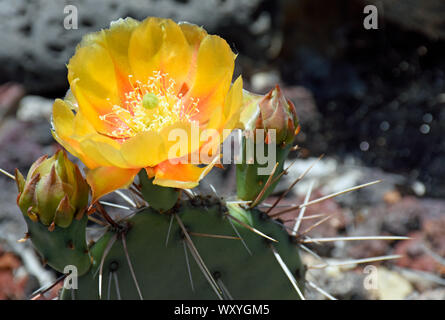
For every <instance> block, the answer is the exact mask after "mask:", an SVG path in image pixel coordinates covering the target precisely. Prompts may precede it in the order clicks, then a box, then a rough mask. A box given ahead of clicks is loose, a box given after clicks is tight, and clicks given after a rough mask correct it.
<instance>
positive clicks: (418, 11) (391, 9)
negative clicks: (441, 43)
mask: <svg viewBox="0 0 445 320" xmlns="http://www.w3.org/2000/svg"><path fill="white" fill-rule="evenodd" d="M368 2H369V3H372V4H374V5H376V6H377V9H378V10H379V13H380V14H381V15H382V16H383V17H382V18H384V19H385V20H388V21H391V22H394V23H397V24H399V25H401V26H402V27H404V28H406V29H409V30H415V31H419V32H422V33H423V34H425V35H427V36H428V37H431V38H432V39H442V40H443V39H445V27H444V25H443V12H444V11H445V3H444V2H443V1H441V0H423V1H397V0H371V1H368Z"/></svg>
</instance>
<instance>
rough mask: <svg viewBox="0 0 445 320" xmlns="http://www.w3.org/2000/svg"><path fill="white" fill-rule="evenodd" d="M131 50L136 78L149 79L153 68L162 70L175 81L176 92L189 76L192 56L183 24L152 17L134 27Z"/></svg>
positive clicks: (131, 63)
mask: <svg viewBox="0 0 445 320" xmlns="http://www.w3.org/2000/svg"><path fill="white" fill-rule="evenodd" d="M128 54H129V61H130V65H131V68H132V70H133V73H134V76H135V77H136V80H139V81H142V82H145V81H147V78H148V77H150V76H152V75H153V71H161V72H162V73H164V74H168V76H169V78H170V79H173V80H174V81H175V89H176V92H179V89H180V88H181V87H182V84H183V82H184V81H185V79H186V77H187V74H188V72H189V68H190V60H191V56H192V55H191V49H190V46H189V45H188V42H187V40H186V38H185V36H184V34H183V33H182V30H181V28H180V27H179V26H178V25H177V24H176V23H175V22H173V21H172V20H170V19H161V18H148V19H147V20H145V21H144V22H142V24H141V25H140V26H139V27H138V28H136V30H134V32H133V34H132V37H131V39H130V44H129V51H128Z"/></svg>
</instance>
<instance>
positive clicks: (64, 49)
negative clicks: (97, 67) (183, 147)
mask: <svg viewBox="0 0 445 320" xmlns="http://www.w3.org/2000/svg"><path fill="white" fill-rule="evenodd" d="M370 4H371V5H374V6H375V8H376V9H377V14H378V20H377V22H378V23H377V28H376V29H372V28H371V29H369V28H368V29H367V28H365V26H364V20H365V19H366V17H367V16H369V12H368V13H364V8H365V6H366V5H370ZM67 5H74V6H75V7H76V9H77V14H78V21H77V22H78V23H77V24H78V25H77V29H66V28H64V19H65V18H66V16H67V15H68V13H67V12H64V8H65V6H67ZM127 16H130V17H133V18H136V19H139V20H142V19H144V18H145V17H147V16H160V17H168V18H172V19H174V20H175V21H188V22H191V23H195V24H198V25H202V26H204V28H205V29H206V30H207V31H208V32H209V33H212V34H218V35H220V36H222V37H223V38H225V39H226V40H227V42H228V43H229V44H230V45H231V47H232V49H233V51H234V52H236V53H238V57H237V60H236V70H235V76H237V75H239V74H242V75H243V78H244V81H245V88H246V89H248V90H252V91H254V92H257V93H265V92H267V91H268V90H270V89H271V88H272V87H273V86H274V85H275V84H276V83H278V84H280V86H281V87H282V88H283V90H284V92H285V94H286V96H287V97H288V98H289V99H291V100H292V101H293V103H294V104H295V106H296V109H297V113H298V116H299V118H300V123H301V128H302V130H301V133H300V134H299V135H298V137H297V139H296V143H297V144H298V145H299V146H300V149H299V150H298V151H296V152H294V153H292V155H291V159H290V161H292V160H293V159H297V158H298V160H297V162H296V163H295V165H294V166H293V167H292V169H291V170H290V173H289V174H288V175H287V176H286V177H285V178H284V179H283V181H282V182H281V183H280V185H279V186H278V188H277V190H276V192H275V194H274V195H273V196H272V197H271V198H270V200H269V202H271V203H272V202H273V200H274V197H277V196H278V195H279V194H280V192H283V191H284V190H285V189H286V188H287V186H288V185H290V183H291V182H292V181H293V180H294V179H295V177H297V176H298V175H299V174H300V173H301V172H303V171H304V170H305V169H306V168H307V167H308V166H309V165H310V164H311V163H312V162H313V160H314V159H315V158H316V157H318V156H319V155H321V154H323V153H324V154H325V157H324V158H323V160H322V161H320V162H319V163H318V164H317V165H316V166H315V167H314V169H313V170H312V171H311V172H310V173H309V175H308V176H307V178H306V179H305V180H304V181H302V182H301V183H299V184H298V185H297V186H296V187H295V188H294V189H293V191H292V192H291V193H289V194H288V196H287V197H286V199H285V200H284V202H283V204H285V203H287V204H291V203H292V204H296V203H300V202H301V201H302V199H303V197H304V194H305V192H306V190H307V187H308V183H310V182H311V181H313V182H314V183H315V185H314V187H315V191H314V192H313V197H316V196H322V195H326V194H329V193H331V192H336V191H340V190H342V189H345V188H348V187H351V186H354V185H356V184H360V183H364V182H368V181H371V180H375V179H383V182H382V183H380V184H379V185H376V186H371V187H369V188H367V189H364V190H361V191H358V192H355V193H351V194H348V195H345V196H342V197H339V198H336V199H331V200H328V201H326V202H324V203H322V204H320V205H316V206H312V207H311V208H310V209H309V210H308V213H307V214H311V213H312V214H316V213H324V214H331V213H335V217H334V218H332V219H330V220H329V221H328V222H326V223H324V224H323V225H320V226H319V227H317V228H314V229H313V230H312V231H311V233H310V235H311V236H313V237H317V236H318V237H321V236H324V237H333V236H345V235H398V236H406V235H407V236H410V237H412V239H411V240H407V241H398V242H389V241H379V240H375V241H362V242H353V241H348V242H342V241H337V242H330V243H327V244H326V245H323V246H318V245H315V246H311V247H310V248H311V249H312V250H313V251H315V252H317V253H318V254H319V255H320V256H322V257H324V258H325V259H326V260H327V261H333V262H336V261H344V260H347V259H358V258H366V257H373V256H383V255H389V254H400V255H403V257H402V258H400V259H397V260H395V261H389V262H378V263H373V265H374V266H376V270H377V271H378V286H377V287H378V288H374V289H369V288H368V289H366V288H365V286H364V285H363V283H364V281H366V276H368V275H369V273H366V264H355V263H352V264H349V265H345V266H341V267H330V268H326V269H314V270H312V271H311V276H312V277H313V278H314V281H316V282H317V283H318V284H319V285H320V286H321V287H323V288H324V289H325V290H327V291H329V292H330V293H331V294H332V295H334V296H335V297H337V298H339V299H442V300H443V299H445V262H444V260H445V199H444V198H445V139H444V136H445V59H444V57H445V2H443V1H441V0H423V1H415V0H404V1H394V0H373V1H371V0H369V1H364V0H330V1H323V0H275V1H273V0H162V1H161V0H126V1H118V0H77V1H59V0H0V168H2V169H5V170H7V171H8V172H13V171H14V169H15V168H19V169H20V170H21V171H22V172H27V170H28V168H29V166H30V164H31V163H32V162H33V161H34V160H36V159H37V158H38V157H39V156H40V155H41V154H43V153H47V154H52V153H53V152H54V151H55V150H56V149H57V144H56V143H55V141H54V140H53V139H52V137H51V134H50V130H49V129H50V124H49V121H50V113H51V107H52V103H53V101H54V99H55V98H58V97H63V96H64V95H65V92H66V90H67V89H68V82H67V79H66V76H67V72H66V63H67V62H68V60H69V58H70V57H71V56H72V55H73V53H74V50H75V47H76V45H77V43H78V42H79V41H80V39H81V37H82V35H84V34H86V33H89V32H93V31H97V30H100V29H101V28H106V27H108V26H109V23H110V21H112V20H116V19H118V18H121V17H122V18H124V17H127ZM217 170H218V171H217ZM208 181H209V182H210V183H212V184H213V185H214V186H215V188H216V189H217V191H218V192H220V193H221V194H222V195H225V196H228V197H230V196H233V195H234V191H233V190H235V189H234V184H235V181H234V170H233V168H232V167H230V166H228V167H227V168H226V169H225V170H219V169H216V170H213V172H212V173H211V175H210V176H209V179H208ZM209 182H204V183H202V186H201V189H204V191H205V189H206V184H208V183H209ZM0 189H1V192H0V299H25V298H27V297H28V296H29V295H30V294H31V292H32V291H33V290H35V289H37V288H39V287H40V286H41V285H44V284H47V283H48V282H50V281H51V279H54V278H55V276H56V275H55V274H54V273H53V272H52V271H51V270H50V269H48V268H43V267H42V266H41V264H40V261H39V258H38V257H37V256H36V254H35V252H34V251H33V249H32V246H31V244H30V243H29V242H27V243H17V240H18V239H20V238H22V237H23V234H24V232H26V227H25V224H24V221H23V219H22V216H21V213H20V211H19V210H18V208H17V207H16V204H15V199H16V196H17V192H16V188H15V184H14V183H13V181H12V180H10V179H9V178H7V177H6V176H3V175H1V176H0ZM204 191H203V192H204ZM116 201H118V200H116ZM295 214H296V213H295V212H291V213H289V215H288V216H286V217H283V220H286V219H290V218H292V217H294V216H295ZM305 223H306V222H305ZM312 223H313V222H312ZM310 225H311V222H307V224H306V227H310ZM303 228H304V226H303ZM304 259H305V261H306V263H307V264H308V265H311V264H316V263H319V261H318V262H317V261H314V260H313V259H314V257H313V256H311V255H305V256H304ZM54 292H55V291H54ZM307 295H308V297H309V298H313V299H323V298H324V297H323V296H322V295H320V294H317V293H316V292H312V291H310V290H308V293H307Z"/></svg>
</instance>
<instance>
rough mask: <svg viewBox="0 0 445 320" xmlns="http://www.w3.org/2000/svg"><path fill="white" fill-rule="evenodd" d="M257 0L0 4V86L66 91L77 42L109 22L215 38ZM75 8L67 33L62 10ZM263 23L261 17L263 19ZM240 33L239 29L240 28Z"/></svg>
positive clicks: (245, 17)
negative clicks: (183, 29) (183, 27)
mask: <svg viewBox="0 0 445 320" xmlns="http://www.w3.org/2000/svg"><path fill="white" fill-rule="evenodd" d="M260 2H261V1H260V0H225V1H221V0H206V1H201V0H163V1H158V0H126V1H118V0H79V1H75V2H73V1H58V0H14V1H10V0H0V31H1V32H0V43H1V44H2V45H1V46H0V66H1V67H0V81H1V80H8V79H14V80H16V81H19V82H23V83H24V84H25V87H26V88H27V89H28V90H29V91H31V92H33V93H42V92H45V93H48V92H49V93H53V92H58V91H60V90H62V89H64V88H66V87H67V81H66V67H65V64H66V63H67V62H68V60H69V58H70V57H71V56H72V55H73V53H74V50H75V47H76V45H77V44H78V43H79V41H80V39H81V37H82V36H83V35H84V34H86V33H90V32H93V31H98V30H100V29H101V28H107V27H108V26H109V24H110V21H112V20H116V19H118V18H122V17H127V16H131V17H133V18H136V19H139V20H142V19H144V18H145V17H147V16H159V17H168V18H172V19H174V20H175V21H188V22H191V23H195V24H197V25H203V26H204V27H205V28H206V29H207V30H208V31H209V32H211V33H215V32H216V31H217V30H218V29H219V28H222V27H226V28H228V27H234V26H236V25H248V23H247V22H248V21H250V20H251V19H252V18H251V16H252V14H253V12H254V11H255V9H256V8H257V7H258V5H259V4H260ZM69 4H74V5H75V6H76V8H77V11H78V29H77V30H75V29H68V30H67V29H65V28H64V19H65V17H66V16H67V15H68V14H69V13H64V7H65V6H66V5H69ZM261 19H262V20H264V17H262V18H261ZM238 32H239V29H238Z"/></svg>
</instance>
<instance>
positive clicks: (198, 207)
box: [61, 197, 304, 299]
mask: <svg viewBox="0 0 445 320" xmlns="http://www.w3.org/2000/svg"><path fill="white" fill-rule="evenodd" d="M228 212H229V211H228V208H227V207H226V206H225V205H224V204H223V203H221V202H220V201H219V200H218V199H215V198H211V197H206V198H203V197H195V198H194V199H192V200H188V201H181V202H179V203H178V204H177V205H176V206H175V207H174V208H173V209H171V210H170V211H168V212H166V213H164V214H160V213H159V212H158V211H156V210H153V209H150V208H148V209H144V210H143V211H141V212H139V213H137V214H136V215H134V216H133V217H132V218H130V219H129V220H127V221H126V222H125V223H124V224H125V225H126V226H127V227H128V229H127V232H126V235H125V239H126V243H127V248H128V253H129V256H130V259H131V262H132V265H133V268H134V271H135V275H136V278H137V281H138V284H139V286H140V288H141V291H142V296H143V298H144V299H217V298H218V296H217V295H216V293H215V291H214V289H212V287H211V285H210V284H209V281H208V280H207V279H206V277H205V276H204V274H203V272H202V271H201V269H200V268H199V266H198V264H197V262H196V261H195V259H194V257H193V255H192V253H191V251H190V250H189V249H188V248H187V245H186V241H185V240H184V233H183V232H182V229H181V227H180V224H179V222H178V218H177V217H179V220H180V221H181V222H182V223H183V225H184V226H185V228H186V229H187V231H188V234H190V238H191V240H192V242H193V244H194V246H195V247H196V249H197V251H198V253H199V255H200V256H201V258H202V260H203V261H204V263H205V265H206V266H207V268H208V270H209V272H210V274H212V276H213V277H214V279H215V280H216V283H217V284H218V286H219V287H220V288H222V287H225V288H226V289H227V291H225V289H223V294H222V295H223V297H224V298H228V297H229V296H228V295H227V292H228V293H229V294H230V296H231V297H232V298H234V299H299V296H298V294H297V292H296V291H295V289H294V288H293V286H292V284H291V283H290V281H289V279H288V278H287V276H286V275H285V273H284V272H283V270H282V268H281V266H280V265H279V263H278V262H277V259H276V257H275V255H274V253H273V251H272V249H271V247H270V246H274V247H275V248H276V251H277V252H278V253H279V254H280V255H281V257H282V259H283V260H284V262H285V263H286V265H287V266H288V268H289V270H290V271H291V272H292V273H293V275H294V277H295V279H296V280H297V282H298V284H299V287H300V288H303V283H304V267H303V264H302V263H301V260H300V257H299V253H298V249H297V246H296V245H295V244H294V243H293V242H292V240H291V239H290V237H289V235H288V234H287V232H286V231H284V230H283V229H282V228H281V227H280V226H278V225H277V224H275V223H273V222H272V221H271V220H270V219H269V218H267V217H266V218H265V216H264V214H263V213H261V212H260V211H258V210H253V211H251V212H249V211H243V210H239V211H238V212H234V213H233V215H234V216H235V217H236V218H235V219H232V218H230V217H228V216H227V214H228ZM240 215H244V216H245V217H244V218H240V217H241V216H240ZM230 221H231V222H232V223H231V222H230ZM238 221H241V223H238ZM246 222H248V223H251V226H252V227H254V228H256V229H258V230H260V231H261V232H263V233H265V234H267V235H268V236H270V237H272V238H274V239H275V240H277V241H278V242H272V241H270V240H266V239H265V238H263V237H262V236H260V235H258V234H256V233H254V232H252V231H251V230H249V229H248V228H246V227H245V225H246ZM170 223H171V229H170V233H168V230H169V226H170ZM232 224H233V225H234V226H235V228H236V230H237V231H238V232H239V234H240V235H241V237H242V239H243V240H244V241H245V243H246V245H247V247H248V248H249V251H250V252H251V254H250V253H249V251H247V249H246V248H245V247H244V245H243V243H242V241H241V240H239V239H221V238H211V237H207V236H203V234H211V235H224V236H231V237H237V233H236V231H235V230H234V228H233V226H232ZM116 234H117V235H119V233H118V232H117V231H113V230H110V231H109V232H107V233H106V234H105V235H104V236H103V237H102V238H101V239H100V240H99V241H98V242H96V244H95V245H94V246H93V247H92V248H91V255H92V257H93V267H92V268H91V270H90V271H89V272H88V273H87V274H85V275H84V276H82V277H79V281H78V289H77V290H75V291H74V292H71V290H70V289H64V291H63V292H62V294H61V298H62V299H72V298H73V297H74V298H76V299H99V291H98V287H99V272H98V270H99V268H100V262H101V259H102V255H103V253H104V251H105V248H106V247H107V245H108V243H109V241H110V239H112V238H115V239H116V241H115V243H114V245H113V246H112V248H111V250H110V251H109V253H108V255H107V256H106V258H105V260H104V264H103V273H102V274H103V275H102V299H108V298H110V299H117V298H118V296H117V290H116V280H117V282H118V286H119V292H120V297H121V298H122V299H139V295H138V292H137V289H136V286H135V282H134V280H133V278H132V275H131V271H130V268H129V265H128V262H127V259H126V255H125V253H124V246H123V242H122V237H121V236H117V237H116V236H115V235H116ZM167 234H169V240H168V244H167V246H166V239H167ZM184 247H186V248H187V249H186V250H185V248H184ZM185 251H187V258H188V261H189V266H190V272H191V275H192V279H193V287H194V290H192V285H191V281H190V277H189V272H188V267H187V263H186V255H185ZM109 281H111V283H109ZM109 285H110V290H109V291H108V288H109Z"/></svg>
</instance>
